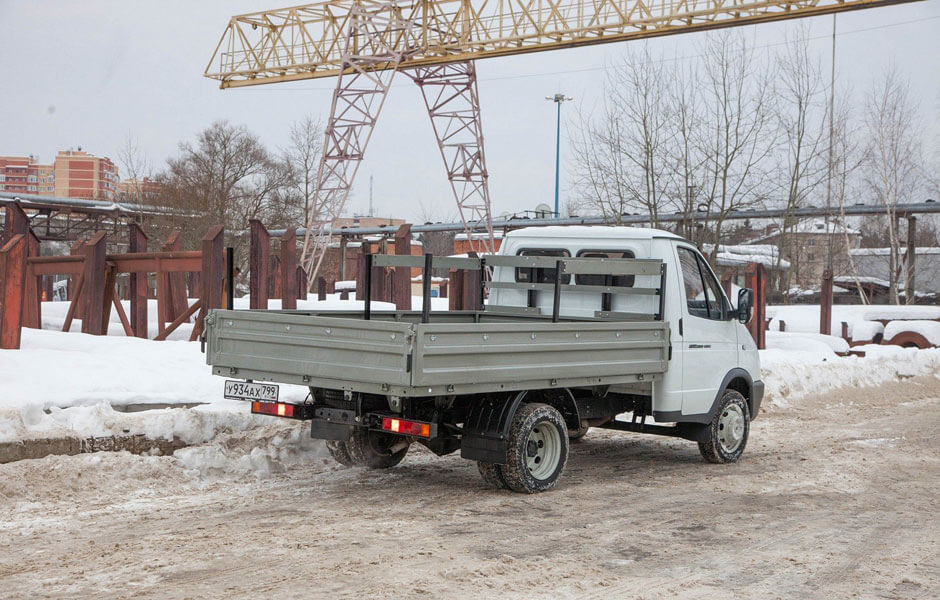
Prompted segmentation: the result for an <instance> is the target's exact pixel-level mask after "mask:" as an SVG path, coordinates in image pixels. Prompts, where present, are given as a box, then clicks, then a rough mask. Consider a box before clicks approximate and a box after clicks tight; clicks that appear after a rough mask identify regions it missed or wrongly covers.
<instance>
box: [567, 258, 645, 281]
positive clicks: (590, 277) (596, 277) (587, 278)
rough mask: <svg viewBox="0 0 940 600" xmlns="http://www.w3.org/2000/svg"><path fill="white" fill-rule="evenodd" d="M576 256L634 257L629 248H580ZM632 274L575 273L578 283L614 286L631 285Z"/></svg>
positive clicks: (633, 278) (633, 277)
mask: <svg viewBox="0 0 940 600" xmlns="http://www.w3.org/2000/svg"><path fill="white" fill-rule="evenodd" d="M578 258H636V255H635V254H634V253H633V252H631V251H630V250H582V251H580V252H578ZM635 279H636V276H634V275H614V276H610V275H583V274H579V275H575V283H577V284H578V285H607V286H615V287H633V282H634V280H635Z"/></svg>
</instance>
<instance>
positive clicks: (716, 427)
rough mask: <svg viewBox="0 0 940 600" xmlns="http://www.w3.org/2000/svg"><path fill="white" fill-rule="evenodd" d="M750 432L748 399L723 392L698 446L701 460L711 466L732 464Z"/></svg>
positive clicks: (737, 394) (742, 451)
mask: <svg viewBox="0 0 940 600" xmlns="http://www.w3.org/2000/svg"><path fill="white" fill-rule="evenodd" d="M750 430H751V415H750V412H749V411H748V407H747V400H745V399H744V396H742V395H741V393H740V392H736V391H735V390H726V391H725V393H724V394H723V395H722V396H721V401H720V402H719V403H718V410H717V411H716V412H715V416H714V417H712V421H711V423H709V424H708V425H706V426H705V432H706V439H705V441H702V442H699V443H698V449H699V452H701V453H702V457H703V458H704V459H705V460H707V461H708V462H710V463H715V464H724V463H733V462H736V461H737V460H738V459H739V458H741V454H743V453H744V448H745V446H747V438H748V434H749V433H750Z"/></svg>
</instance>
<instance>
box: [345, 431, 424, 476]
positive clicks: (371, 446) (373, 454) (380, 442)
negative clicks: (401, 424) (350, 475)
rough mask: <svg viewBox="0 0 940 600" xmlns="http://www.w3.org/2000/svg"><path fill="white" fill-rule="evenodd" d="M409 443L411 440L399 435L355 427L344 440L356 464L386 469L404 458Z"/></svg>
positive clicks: (350, 456)
mask: <svg viewBox="0 0 940 600" xmlns="http://www.w3.org/2000/svg"><path fill="white" fill-rule="evenodd" d="M410 445H411V442H410V441H409V440H408V439H407V438H404V437H402V436H400V435H390V434H387V433H381V432H378V431H369V430H368V429H363V428H357V429H356V430H355V431H354V432H353V434H352V436H351V437H350V438H349V441H347V442H346V449H347V451H348V452H349V458H350V459H351V460H352V463H353V464H354V465H356V466H362V467H369V468H370V469H388V468H391V467H394V466H395V465H397V464H398V463H400V462H401V461H402V460H403V459H404V458H405V455H406V454H408V447H409V446H410ZM399 446H401V447H399Z"/></svg>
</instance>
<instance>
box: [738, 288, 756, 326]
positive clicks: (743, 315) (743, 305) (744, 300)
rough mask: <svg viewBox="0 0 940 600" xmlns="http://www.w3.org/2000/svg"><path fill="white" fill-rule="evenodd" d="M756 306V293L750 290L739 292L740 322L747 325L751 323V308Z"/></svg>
mask: <svg viewBox="0 0 940 600" xmlns="http://www.w3.org/2000/svg"><path fill="white" fill-rule="evenodd" d="M753 306H754V292H752V291H751V290H749V289H740V290H738V321H740V322H741V323H743V324H744V325H747V324H748V323H749V322H750V321H751V308H753Z"/></svg>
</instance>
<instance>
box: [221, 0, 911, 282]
mask: <svg viewBox="0 0 940 600" xmlns="http://www.w3.org/2000/svg"><path fill="white" fill-rule="evenodd" d="M909 1H912V0H557V1H553V0H472V1H471V0H411V1H407V0H405V1H400V2H394V1H388V0H329V1H326V2H318V3H314V4H305V5H302V6H293V7H288V8H281V9H274V10H265V11H260V12H256V13H249V14H245V15H238V16H235V17H232V19H231V20H230V21H229V24H228V26H227V27H226V29H225V32H224V33H223V34H222V38H221V39H220V40H219V43H218V45H217V46H216V49H215V53H214V54H213V56H212V59H211V60H210V62H209V65H208V67H207V68H206V72H205V76H206V77H209V78H212V79H217V80H218V81H219V82H220V83H221V87H222V88H230V87H241V86H249V85H261V84H267V83H277V82H282V81H297V80H301V79H315V78H320V77H336V78H337V82H336V89H335V91H334V93H333V101H332V106H331V110H330V117H329V121H328V123H327V126H326V135H325V141H324V146H323V153H322V156H321V162H320V168H319V173H318V177H317V206H318V207H320V210H318V211H316V212H317V214H315V215H314V217H313V220H312V222H310V223H307V224H306V226H307V234H306V236H305V238H304V251H303V259H302V260H303V264H304V267H305V269H306V270H307V272H308V274H310V277H309V281H310V282H311V285H312V282H313V281H314V279H315V275H316V272H317V271H318V270H319V266H320V263H321V261H322V258H323V254H324V250H325V248H326V245H327V243H328V241H329V238H330V235H331V232H332V228H331V225H332V222H333V220H334V219H336V218H337V217H339V215H340V213H341V212H342V209H343V206H344V204H345V202H346V198H347V197H348V195H349V191H350V188H351V187H352V184H353V181H354V179H355V175H356V171H357V169H358V166H359V164H360V163H361V161H362V158H363V155H364V153H365V149H366V146H367V145H368V141H369V138H370V136H371V134H372V131H373V129H374V127H375V122H376V119H377V118H378V116H379V114H380V112H381V109H382V105H383V103H384V101H385V98H386V96H387V94H388V90H389V87H390V85H391V82H392V79H393V77H394V75H395V73H397V72H399V71H401V72H402V73H404V74H405V75H407V76H408V77H410V78H411V79H412V80H413V81H414V82H415V83H416V84H418V86H419V87H420V89H421V91H422V93H423V95H424V100H425V104H426V106H427V109H428V114H429V115H430V118H431V123H432V126H433V129H434V133H435V135H436V136H437V140H438V145H439V147H440V150H441V156H442V157H443V159H444V164H445V167H446V170H447V177H448V179H449V181H450V182H451V186H452V188H453V191H454V195H455V198H456V201H457V207H458V210H459V212H460V217H461V220H462V221H463V223H464V225H465V227H466V228H467V232H468V234H469V233H471V232H472V231H474V230H479V229H483V230H485V231H486V232H488V234H489V235H488V236H487V237H486V239H485V240H484V243H483V244H482V247H481V250H484V251H491V250H492V249H493V227H492V219H491V216H490V199H489V188H488V185H487V172H486V161H485V155H484V152H483V132H482V126H481V122H480V108H479V99H478V95H477V83H476V71H475V67H474V63H473V61H474V60H476V59H479V58H488V57H494V56H508V55H513V54H522V53H529V52H539V51H544V50H557V49H560V48H574V47H577V46H586V45H591V44H602V43H607V42H617V41H624V40H630V39H637V38H647V37H654V36H661V35H669V34H674V33H685V32H691V31H700V30H703V29H714V28H719V27H730V26H736V25H749V24H753V23H762V22H766V21H777V20H782V19H793V18H798V17H808V16H817V15H823V14H828V13H835V12H842V11H849V10H856V9H862V8H871V7H877V6H886V5H891V4H900V3H903V2H909ZM469 239H473V238H472V236H471V237H470V238H469Z"/></svg>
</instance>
